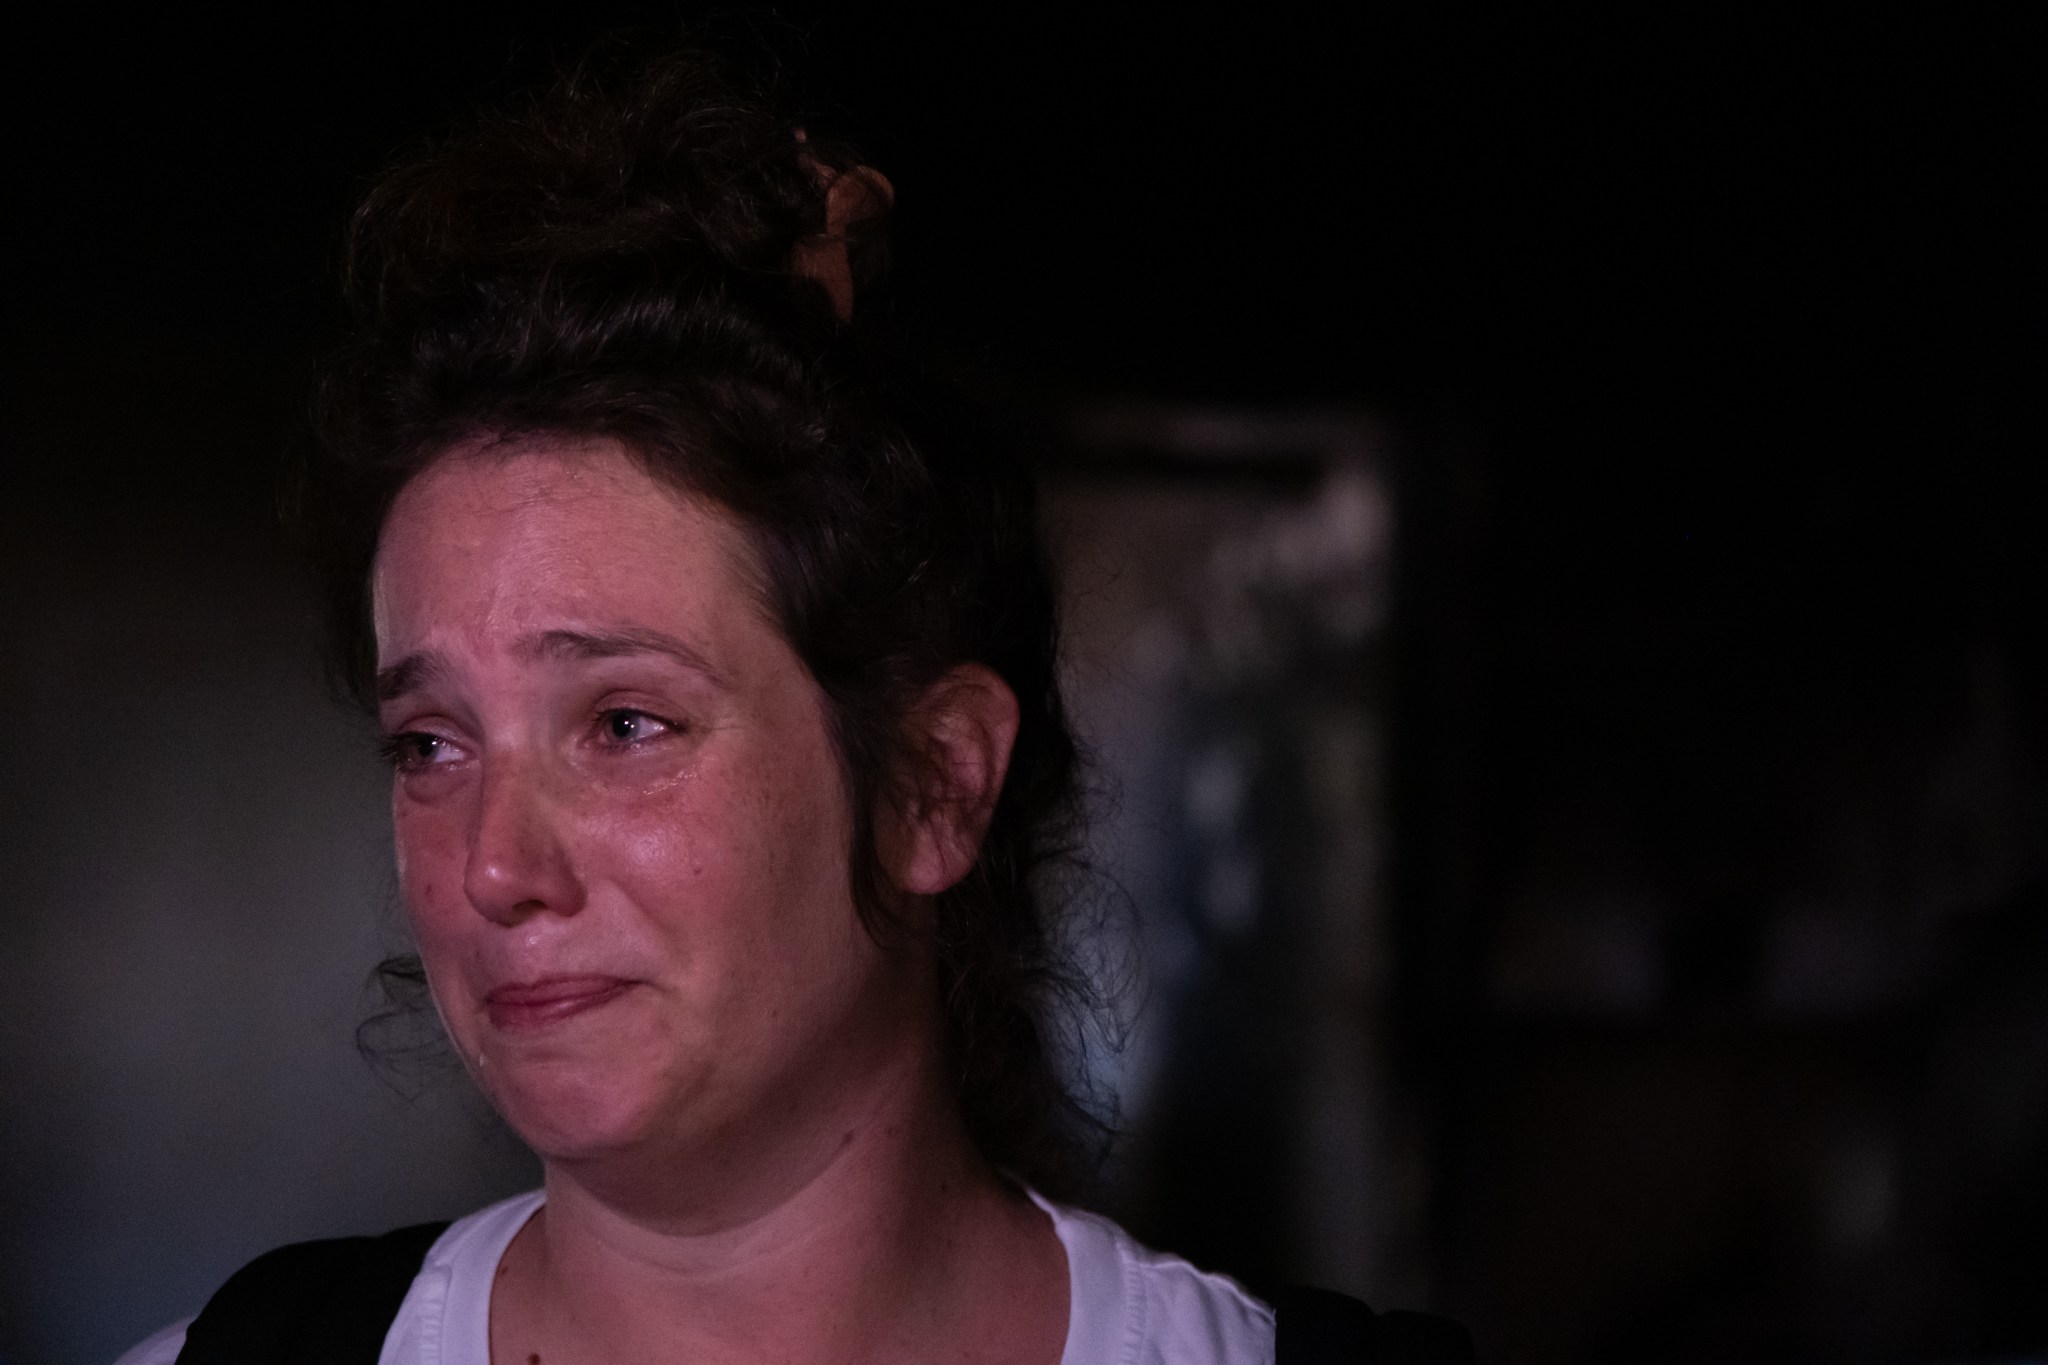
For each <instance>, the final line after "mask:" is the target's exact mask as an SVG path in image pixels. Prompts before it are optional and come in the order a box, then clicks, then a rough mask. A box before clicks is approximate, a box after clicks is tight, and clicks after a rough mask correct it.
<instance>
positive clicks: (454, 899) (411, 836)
mask: <svg viewBox="0 0 2048 1365" xmlns="http://www.w3.org/2000/svg"><path fill="white" fill-rule="evenodd" d="M392 834H393V841H394V843H395V845H396V851H397V855H398V884H399V887H400V889H401V891H402V892H403V894H404V897H405V908H406V912H407V914H408V915H410V916H411V918H412V921H413V928H414V931H415V933H416V934H417V935H418V936H419V937H420V939H421V940H422V946H425V941H426V940H427V939H429V938H430V937H436V936H437V933H436V931H437V930H439V929H442V928H443V927H444V926H446V925H447V924H448V923H449V921H450V920H451V918H453V917H455V916H458V915H459V914H460V913H461V911H462V909H463V906H464V892H463V886H462V878H463V868H464V864H465V862H466V859H467V849H466V847H465V846H464V842H463V839H462V835H461V827H460V825H459V824H458V822H456V821H454V820H451V819H449V818H447V817H446V816H445V815H443V814H442V813H440V812H438V811H428V810H421V809H417V808H415V809H410V810H408V809H405V808H404V807H400V808H399V809H398V810H396V811H394V813H393V821H392Z"/></svg>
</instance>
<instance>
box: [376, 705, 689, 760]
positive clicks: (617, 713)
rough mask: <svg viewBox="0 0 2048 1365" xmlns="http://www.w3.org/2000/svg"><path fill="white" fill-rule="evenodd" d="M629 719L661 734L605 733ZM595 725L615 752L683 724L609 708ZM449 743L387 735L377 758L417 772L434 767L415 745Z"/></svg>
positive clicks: (420, 735)
mask: <svg viewBox="0 0 2048 1365" xmlns="http://www.w3.org/2000/svg"><path fill="white" fill-rule="evenodd" d="M626 717H631V718H632V719H634V720H635V721H641V722H652V723H653V724H655V725H657V726H660V727H661V729H660V732H659V733H658V734H653V735H642V736H639V737H637V738H633V739H616V738H614V737H612V736H611V735H610V734H607V733H606V729H607V727H608V726H609V725H610V724H611V723H613V722H614V721H616V720H618V719H621V718H626ZM592 724H593V727H594V728H595V729H596V731H597V732H598V743H599V744H600V745H601V746H602V747H604V748H607V749H613V750H622V749H633V748H637V747H639V746H640V745H642V744H647V743H650V742H652V741H653V740H656V739H659V738H660V737H661V735H663V734H680V733H681V732H682V729H683V727H682V725H681V724H680V723H678V722H676V721H672V720H665V719H663V718H662V717H660V716H657V715H655V714H654V713H653V712H652V711H642V710H640V709H638V708H636V707H631V706H608V707H606V708H605V709H604V710H602V711H600V712H598V713H597V716H596V718H595V719H594V721H593V722H592ZM448 742H449V741H448V740H446V739H443V738H442V737H441V736H439V735H436V734H432V733H429V732H427V731H425V730H401V731H400V732H398V733H397V734H393V735H386V736H384V737H383V738H382V739H380V740H379V741H377V755H378V757H379V758H381V759H383V761H384V763H385V765H386V766H387V767H389V768H391V769H392V770H393V771H396V772H408V771H415V772H416V771H418V770H420V769H423V768H430V767H432V766H434V764H433V760H431V759H422V758H420V757H418V756H417V755H416V754H415V753H414V752H413V750H414V748H415V746H418V745H420V744H447V743H448Z"/></svg>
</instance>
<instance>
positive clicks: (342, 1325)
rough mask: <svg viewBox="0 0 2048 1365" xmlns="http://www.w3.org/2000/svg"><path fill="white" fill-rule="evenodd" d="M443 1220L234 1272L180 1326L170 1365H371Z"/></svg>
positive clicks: (276, 1254)
mask: <svg viewBox="0 0 2048 1365" xmlns="http://www.w3.org/2000/svg"><path fill="white" fill-rule="evenodd" d="M447 1227H448V1225H447V1224H446V1223H422V1224H420V1225H419V1226H417V1227H410V1228H400V1229H399V1230H398V1231H396V1232H387V1233H385V1234H384V1235H383V1236H382V1237H340V1238H335V1239H333V1240H331V1241H324V1242H298V1243H295V1244H293V1245H291V1246H287V1247H279V1248H278V1249H277V1250H276V1251H271V1252H266V1253H264V1254H263V1255H261V1256H258V1257H257V1258H256V1259H255V1260H253V1261H251V1262H249V1264H247V1265H245V1266H243V1267H242V1268H241V1269H240V1270H238V1271H236V1272H235V1273H234V1274H233V1275H232V1276H231V1277H229V1279H228V1282H227V1283H226V1284H224V1285H222V1286H221V1287H220V1290H219V1291H218V1292H217V1293H215V1294H214V1296H213V1297H212V1298H211V1299H209V1300H208V1301H207V1304H206V1307H205V1308H203V1309H201V1310H200V1313H199V1316H198V1317H197V1318H194V1319H193V1320H192V1325H191V1326H190V1327H188V1328H186V1329H185V1348H184V1349H183V1350H181V1351H180V1352H178V1362H177V1365H377V1356H378V1353H379V1352H381V1351H382V1350H383V1348H384V1335H385V1333H386V1332H388V1331H389V1330H390V1329H391V1320H392V1319H393V1318H395V1317H397V1316H398V1306H399V1305H400V1304H401V1303H403V1302H404V1301H405V1294H406V1291H407V1290H408V1289H410V1288H411V1287H412V1281H413V1277H414V1276H415V1275H417V1274H419V1270H420V1263H421V1262H422V1261H423V1260H425V1259H426V1255H427V1249H428V1248H429V1247H431V1246H433V1244H434V1241H435V1239H436V1238H438V1237H439V1236H440V1235H441V1234H442V1232H443V1231H445V1230H446V1229H447Z"/></svg>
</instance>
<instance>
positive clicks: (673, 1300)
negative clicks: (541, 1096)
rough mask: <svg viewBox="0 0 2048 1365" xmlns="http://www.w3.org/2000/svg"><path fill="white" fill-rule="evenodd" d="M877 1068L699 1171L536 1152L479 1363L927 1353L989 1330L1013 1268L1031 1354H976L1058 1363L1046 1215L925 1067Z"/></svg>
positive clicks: (1055, 1271)
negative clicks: (984, 1148)
mask: <svg viewBox="0 0 2048 1365" xmlns="http://www.w3.org/2000/svg"><path fill="white" fill-rule="evenodd" d="M885 1079H886V1083H884V1084H881V1085H878V1086H875V1087H872V1088H869V1089H868V1090H867V1091H866V1094H865V1095H864V1096H863V1097H862V1098H861V1099H860V1100H859V1101H858V1102H850V1103H848V1104H847V1105H845V1106H842V1107H841V1108H840V1109H839V1110H838V1112H836V1113H833V1114H832V1115H830V1120H831V1121H830V1122H828V1123H822V1124H813V1125H808V1127H809V1128H810V1129H811V1130H812V1131H810V1132H808V1133H807V1134H805V1135H804V1136H803V1137H801V1138H790V1139H784V1140H782V1141H781V1142H780V1143H779V1144H778V1145H779V1146H780V1147H781V1148H782V1150H780V1151H775V1152H772V1153H764V1152H762V1151H760V1150H758V1149H756V1150H751V1151H747V1152H744V1153H741V1154H740V1155H741V1157H742V1158H743V1159H742V1160H738V1161H731V1162H727V1161H715V1162H714V1163H713V1166H714V1168H713V1169H709V1170H705V1171H703V1172H702V1174H701V1176H700V1177H699V1178H696V1179H683V1180H677V1179H675V1178H674V1177H673V1174H672V1175H671V1177H670V1178H669V1179H668V1180H666V1181H662V1182H656V1181H653V1180H651V1179H649V1178H647V1177H646V1176H645V1175H644V1173H642V1172H640V1171H638V1170H636V1169H633V1168H636V1167H642V1166H644V1165H646V1164H647V1163H645V1162H644V1161H641V1162H628V1163H623V1164H624V1165H625V1166H626V1167H627V1169H625V1170H623V1171H622V1170H621V1169H620V1167H621V1165H622V1163H621V1162H620V1161H617V1160H613V1161H609V1162H592V1163H585V1164H569V1163H550V1164H549V1166H548V1169H547V1194H548V1200H547V1204H546V1206H545V1208H544V1209H543V1210H542V1212H541V1213H540V1214H539V1215H537V1216H536V1218H535V1219H534V1221H533V1223H531V1224H529V1225H528V1227H527V1228H526V1229H525V1230H524V1231H523V1232H522V1233H521V1234H520V1236H519V1238H518V1239H517V1240H516V1241H515V1242H514V1244H513V1247H512V1248H511V1249H510V1250H508V1252H507V1253H506V1257H505V1261H504V1263H503V1266H502V1268H501V1279H500V1281H499V1286H500V1287H499V1290H498V1292H497V1293H496V1295H494V1299H493V1309H492V1337H493V1347H494V1350H493V1355H494V1357H495V1358H497V1359H499V1360H510V1361H515V1362H517V1361H525V1360H528V1359H530V1358H531V1357H532V1356H535V1355H538V1356H539V1357H540V1358H541V1359H542V1360H544V1361H547V1362H548V1363H549V1365H573V1362H574V1361H575V1360H576V1359H610V1360H644V1361H650V1362H653V1361H661V1360H666V1359H675V1360H692V1361H742V1360H776V1361H783V1362H791V1363H792V1365H801V1362H806V1361H821V1362H822V1361H827V1360H829V1361H834V1362H851V1361H859V1360H866V1359H874V1360H882V1359H888V1360H896V1361H911V1360H917V1359H924V1358H937V1355H938V1351H937V1347H938V1345H939V1343H941V1342H942V1341H944V1340H946V1339H947V1338H948V1337H949V1335H953V1334H952V1333H950V1332H949V1330H948V1325H950V1326H951V1327H954V1328H959V1327H966V1326H968V1325H969V1324H970V1323H971V1324H972V1325H973V1326H972V1330H970V1331H966V1332H961V1333H958V1334H957V1335H959V1336H960V1337H961V1339H962V1340H965V1341H969V1342H973V1341H977V1340H980V1341H990V1340H994V1341H1001V1340H1003V1338H1002V1337H1001V1336H994V1337H989V1336H986V1335H984V1333H985V1329H986V1327H987V1326H988V1324H987V1323H986V1322H983V1321H979V1319H982V1318H985V1317H986V1315H987V1312H986V1310H987V1302H986V1301H987V1300H988V1299H989V1298H990V1295H989V1294H988V1293H987V1290H988V1288H989V1287H991V1286H993V1285H1000V1284H1002V1283H1003V1282H1004V1281H1005V1280H1008V1282H1009V1283H1011V1284H1016V1283H1018V1280H1017V1278H1016V1277H1017V1276H1019V1275H1020V1274H1021V1275H1022V1276H1023V1278H1024V1281H1025V1282H1026V1283H1030V1284H1034V1285H1035V1286H1036V1290H1035V1297H1034V1293H1033V1292H1026V1293H1024V1294H1022V1295H1021V1296H1019V1297H1018V1298H1017V1299H1016V1301H1014V1302H1012V1303H1009V1304H1006V1305H1004V1311H1005V1312H1008V1313H1016V1312H1019V1311H1022V1312H1023V1313H1024V1315H1025V1317H1026V1319H1027V1320H1026V1321H1023V1322H1019V1323H1016V1324H1013V1326H1014V1328H1015V1329H1016V1330H1017V1331H1019V1332H1021V1333H1022V1334H1023V1336H1022V1338H1021V1339H1022V1340H1024V1341H1027V1342H1034V1341H1035V1342H1036V1343H1037V1344H1038V1348H1039V1349H1038V1352H1037V1354H1036V1355H1035V1356H1034V1355H1033V1354H1032V1353H1031V1352H1029V1351H1027V1352H1026V1353H1025V1354H1024V1355H1023V1356H1021V1357H1018V1356H1014V1355H1013V1354H1012V1353H1008V1352H999V1353H998V1355H997V1356H991V1357H988V1358H991V1359H994V1358H1003V1359H1012V1358H1016V1359H1024V1360H1030V1359H1041V1360H1043V1361H1045V1362H1047V1363H1048V1365H1049V1362H1051V1361H1056V1360H1057V1359H1058V1355H1059V1343H1060V1341H1062V1340H1063V1339H1064V1333H1065V1321H1066V1312H1065V1299H1066V1284H1065V1258H1064V1253H1063V1252H1061V1251H1060V1250H1059V1248H1058V1245H1057V1241H1056V1239H1054V1238H1053V1236H1052V1231H1051V1226H1050V1223H1049V1221H1048V1220H1047V1219H1046V1218H1045V1216H1044V1215H1043V1214H1042V1213H1041V1212H1040V1211H1039V1210H1038V1209H1036V1208H1035V1207H1033V1206H1031V1205H1030V1204H1029V1203H1028V1202H1027V1201H1025V1200H1024V1199H1023V1197H1022V1196H1021V1195H1020V1194H1019V1193H1017V1192H1016V1191H1014V1190H1013V1189H1011V1188H1010V1187H1009V1186H1007V1185H1006V1184H1004V1182H1002V1181H1001V1179H1000V1178H998V1177H997V1176H996V1175H995V1173H994V1172H993V1171H991V1170H990V1169H989V1168H988V1166H987V1164H986V1163H985V1162H984V1161H983V1160H982V1159H981V1157H980V1155H979V1153H978V1152H976V1151H975V1149H974V1147H973V1144H972V1143H971V1141H970V1140H969V1139H968V1137H967V1134H966V1132H965V1130H964V1128H963V1127H962V1125H961V1123H960V1121H959V1118H958V1115H957V1111H956V1109H955V1108H954V1105H953V1103H952V1100H951V1096H950V1095H949V1094H947V1093H946V1091H945V1087H944V1084H943V1078H942V1077H941V1076H940V1075H939V1074H938V1071H937V1068H936V1067H935V1066H931V1065H923V1064H917V1065H908V1066H906V1067H904V1068H903V1069H902V1070H901V1071H900V1072H899V1073H898V1074H895V1075H891V1076H888V1077H886V1078H885ZM764 1157H772V1159H764ZM671 1169H673V1168H671ZM742 1170H743V1171H745V1172H746V1173H747V1174H746V1178H745V1179H744V1180H740V1179H737V1178H736V1176H737V1175H738V1173H739V1172H740V1171H742ZM985 1282H986V1283H985ZM1049 1296H1050V1297H1049ZM1051 1297H1056V1299H1057V1304H1056V1305H1055V1304H1053V1303H1052V1302H1051ZM995 1298H996V1301H997V1302H1000V1301H1001V1296H1000V1294H997V1295H996V1296H995ZM501 1328H502V1329H503V1330H502V1331H501ZM1048 1341H1049V1342H1050V1354H1049V1355H1048V1354H1045V1351H1044V1347H1045V1345H1046V1344H1047V1342H1048ZM978 1353H979V1351H978V1350H973V1351H970V1352H969V1353H968V1354H967V1355H966V1356H965V1357H963V1356H962V1354H961V1353H960V1352H959V1351H958V1350H955V1351H953V1352H952V1353H951V1356H952V1358H954V1359H961V1358H969V1359H971V1358H974V1356H975V1355H976V1354H978Z"/></svg>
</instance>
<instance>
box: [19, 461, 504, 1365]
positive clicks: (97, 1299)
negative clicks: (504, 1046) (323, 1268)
mask: <svg viewBox="0 0 2048 1365" xmlns="http://www.w3.org/2000/svg"><path fill="white" fill-rule="evenodd" d="M63 482H64V481H62V480H59V481H58V484H59V486H60V488H61V487H62V485H63ZM117 498H118V494H114V495H110V496H109V497H108V498H106V499H93V498H80V497H76V496H65V495H64V494H63V493H62V492H54V493H49V494H46V495H44V496H39V497H36V498H34V499H25V500H24V501H21V502H16V503H15V504H13V505H12V506H10V507H9V508H8V509H7V512H6V514H5V523H4V524H5V534H4V538H0V539H4V544H0V566H4V567H0V574H4V581H5V582H6V583H7V584H8V591H7V593H6V594H5V595H4V597H0V638H4V639H5V640H6V641H7V649H6V652H5V656H4V660H0V714H4V715H6V716H7V717H8V722H9V723H8V724H7V725H6V726H5V727H4V729H0V790H4V792H5V797H4V800H5V803H6V804H5V809H4V820H0V829H4V836H0V887H4V888H5V905H4V909H0V917H4V918H0V923H4V925H5V932H6V940H7V945H8V947H7V951H6V952H5V953H4V954H0V999H4V1000H5V1001H6V1009H5V1010H4V1012H0V1077H4V1078H5V1079H4V1090H5V1096H6V1099H5V1102H4V1104H0V1354H4V1356H5V1358H6V1359H7V1360H8V1361H9V1362H11V1365H45V1363H46V1362H48V1363H55V1362H65V1363H66V1365H69V1363H70V1362H77V1363H78V1365H86V1363H87V1362H92V1361H96V1360H107V1359H111V1358H112V1357H113V1356H114V1355H116V1354H118V1353H119V1352H120V1351H121V1350H122V1349H123V1348H125V1347H126V1346H127V1345H128V1344H130V1343H132V1342H133V1341H134V1340H136V1339H138V1338H140V1337H142V1336H143V1335H146V1334H147V1333H148V1332H150V1331H152V1330H154V1329H155V1328H156V1327H159V1326H162V1325H163V1324H164V1323H166V1322H169V1321H171V1320H172V1319H174V1318H178V1317H183V1316H186V1315H188V1314H190V1313H192V1312H194V1311H196V1309H197V1308H198V1306H199V1305H200V1304H201V1303H202V1302H204V1299H205V1296H206V1295H207V1294H208V1293H210V1292H211V1290H212V1288H213V1287H214V1286H216V1285H218V1283H219V1282H220V1281H221V1279H222V1278H224V1277H225V1275H226V1274H227V1273H228V1272H229V1271H231V1270H232V1269H234V1268H235V1267H236V1266H237V1265H239V1264H240V1263H242V1262H243V1261H246V1260H247V1259H248V1258H249V1257H251V1256H252V1255H254V1254H256V1253H257V1252H259V1251H262V1250H265V1249H267V1248H269V1247H271V1246H274V1245H277V1244H278V1243H280V1242H283V1241H290V1240H297V1239H301V1238H305V1237H311V1236H331V1235H338V1234H341V1233H348V1232H369V1231H376V1230H382V1229H384V1228H387V1227H391V1226H396V1225H400V1224H404V1223H408V1222H417V1221H421V1220H424V1219H427V1218H432V1217H449V1216H453V1215H456V1214H459V1213H461V1212H464V1211H466V1210H467V1209H469V1208H472V1207H474V1206H476V1205H478V1204H480V1203H482V1202H485V1201H486V1200H488V1199H490V1198H493V1197H495V1196H497V1195H500V1194H503V1193H508V1192H510V1191H512V1190H515V1189H519V1188H523V1187H526V1186H528V1185H530V1184H532V1183H533V1182H534V1180H535V1178H536V1173H535V1169H534V1167H533V1165H532V1163H531V1161H530V1159H529V1158H528V1157H527V1156H526V1155H525V1154H524V1153H523V1152H522V1151H521V1150H520V1149H519V1147H518V1145H517V1144H516V1142H514V1141H512V1140H511V1139H510V1138H509V1137H508V1136H506V1135H504V1134H502V1133H500V1132H499V1131H497V1130H496V1128H495V1127H494V1125H493V1124H492V1123H491V1122H490V1121H489V1120H488V1119H487V1117H486V1116H485V1114H484V1113H483V1112H482V1106H481V1105H480V1103H478V1102H476V1101H474V1100H473V1099H472V1098H471V1092H470V1090H469V1087H468V1085H467V1082H466V1081H464V1080H462V1079H460V1078H459V1077H458V1076H456V1075H454V1074H453V1068H452V1065H451V1066H449V1067H444V1068H436V1067H434V1066H433V1065H432V1064H431V1063H423V1064H412V1065H406V1066H403V1067H401V1068H400V1069H398V1070H396V1071H391V1072H385V1073H379V1072H378V1071H376V1070H374V1069H373V1068H372V1067H371V1066H370V1065H368V1064H367V1063H366V1061H365V1059H364V1058H363V1057H362V1056H360V1055H359V1054H358V1052H357V1048H356V1042H355V1032H356V1026H357V1024H358V1022H359V1021H360V1020H361V1019H362V1018H363V1016H364V1013H365V1010H366V1007H367V1005H368V1003H369V1002H368V998H367V995H366V987H367V985H368V973H369V970H370V968H371V966H372V964H373V963H374V962H375V961H376V960H377V959H378V957H379V956H380V954H381V952H382V951H384V950H385V948H386V947H387V946H388V945H389V944H390V943H391V942H392V941H393V939H394V935H395V934H396V925H395V924H394V923H393V916H392V912H391V908H390V907H391V889H392V888H391V884H392V877H391V873H390V869H389V859H390V852H389V838H388V835H387V833H386V817H385V813H384V792H383V774H382V772H381V769H380V767H379V765H378V764H377V762H376V760H375V758H374V756H373V754H372V752H371V750H370V746H369V743H368V738H367V734H366V731H365V729H364V727H362V726H361V725H359V724H354V723H352V722H351V721H350V720H349V719H348V718H347V717H346V715H345V714H344V712H342V710H341V709H340V708H339V707H338V706H336V705H335V704H334V703H333V702H332V701H330V700H329V699H328V698H327V696H326V695H325V693H324V692H323V690H322V687H321V685H320V680H319V673H318V670H317V668H316V667H315V662H314V656H313V645H314V640H313V632H312V629H311V626H312V621H311V616H310V613H309V610H308V604H307V601H306V595H305V593H304V592H303V591H302V588H301V585H300V584H299V583H297V582H296V581H295V580H294V578H293V577H292V576H291V575H290V574H289V573H287V572H286V571H285V569H284V566H283V564H282V561H281V558H280V555H279V553H278V549H277V546H276V545H275V543H274V536H273V533H272V532H273V528H272V525H271V518H270V517H269V516H268V515H267V514H266V508H265V505H264V502H263V500H262V499H261V497H260V496H259V497H258V498H256V499H254V500H253V501H252V500H249V499H247V498H242V499H239V500H238V499H235V498H233V497H231V496H226V497H222V498H221V499H220V500H218V501H216V502H211V503H205V504H200V505H189V504H188V505H184V506H178V505H161V504H160V505H157V506H152V507H148V508H143V507H134V506H128V507H114V506H110V505H109V504H110V503H112V502H114V501H116V500H117Z"/></svg>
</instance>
